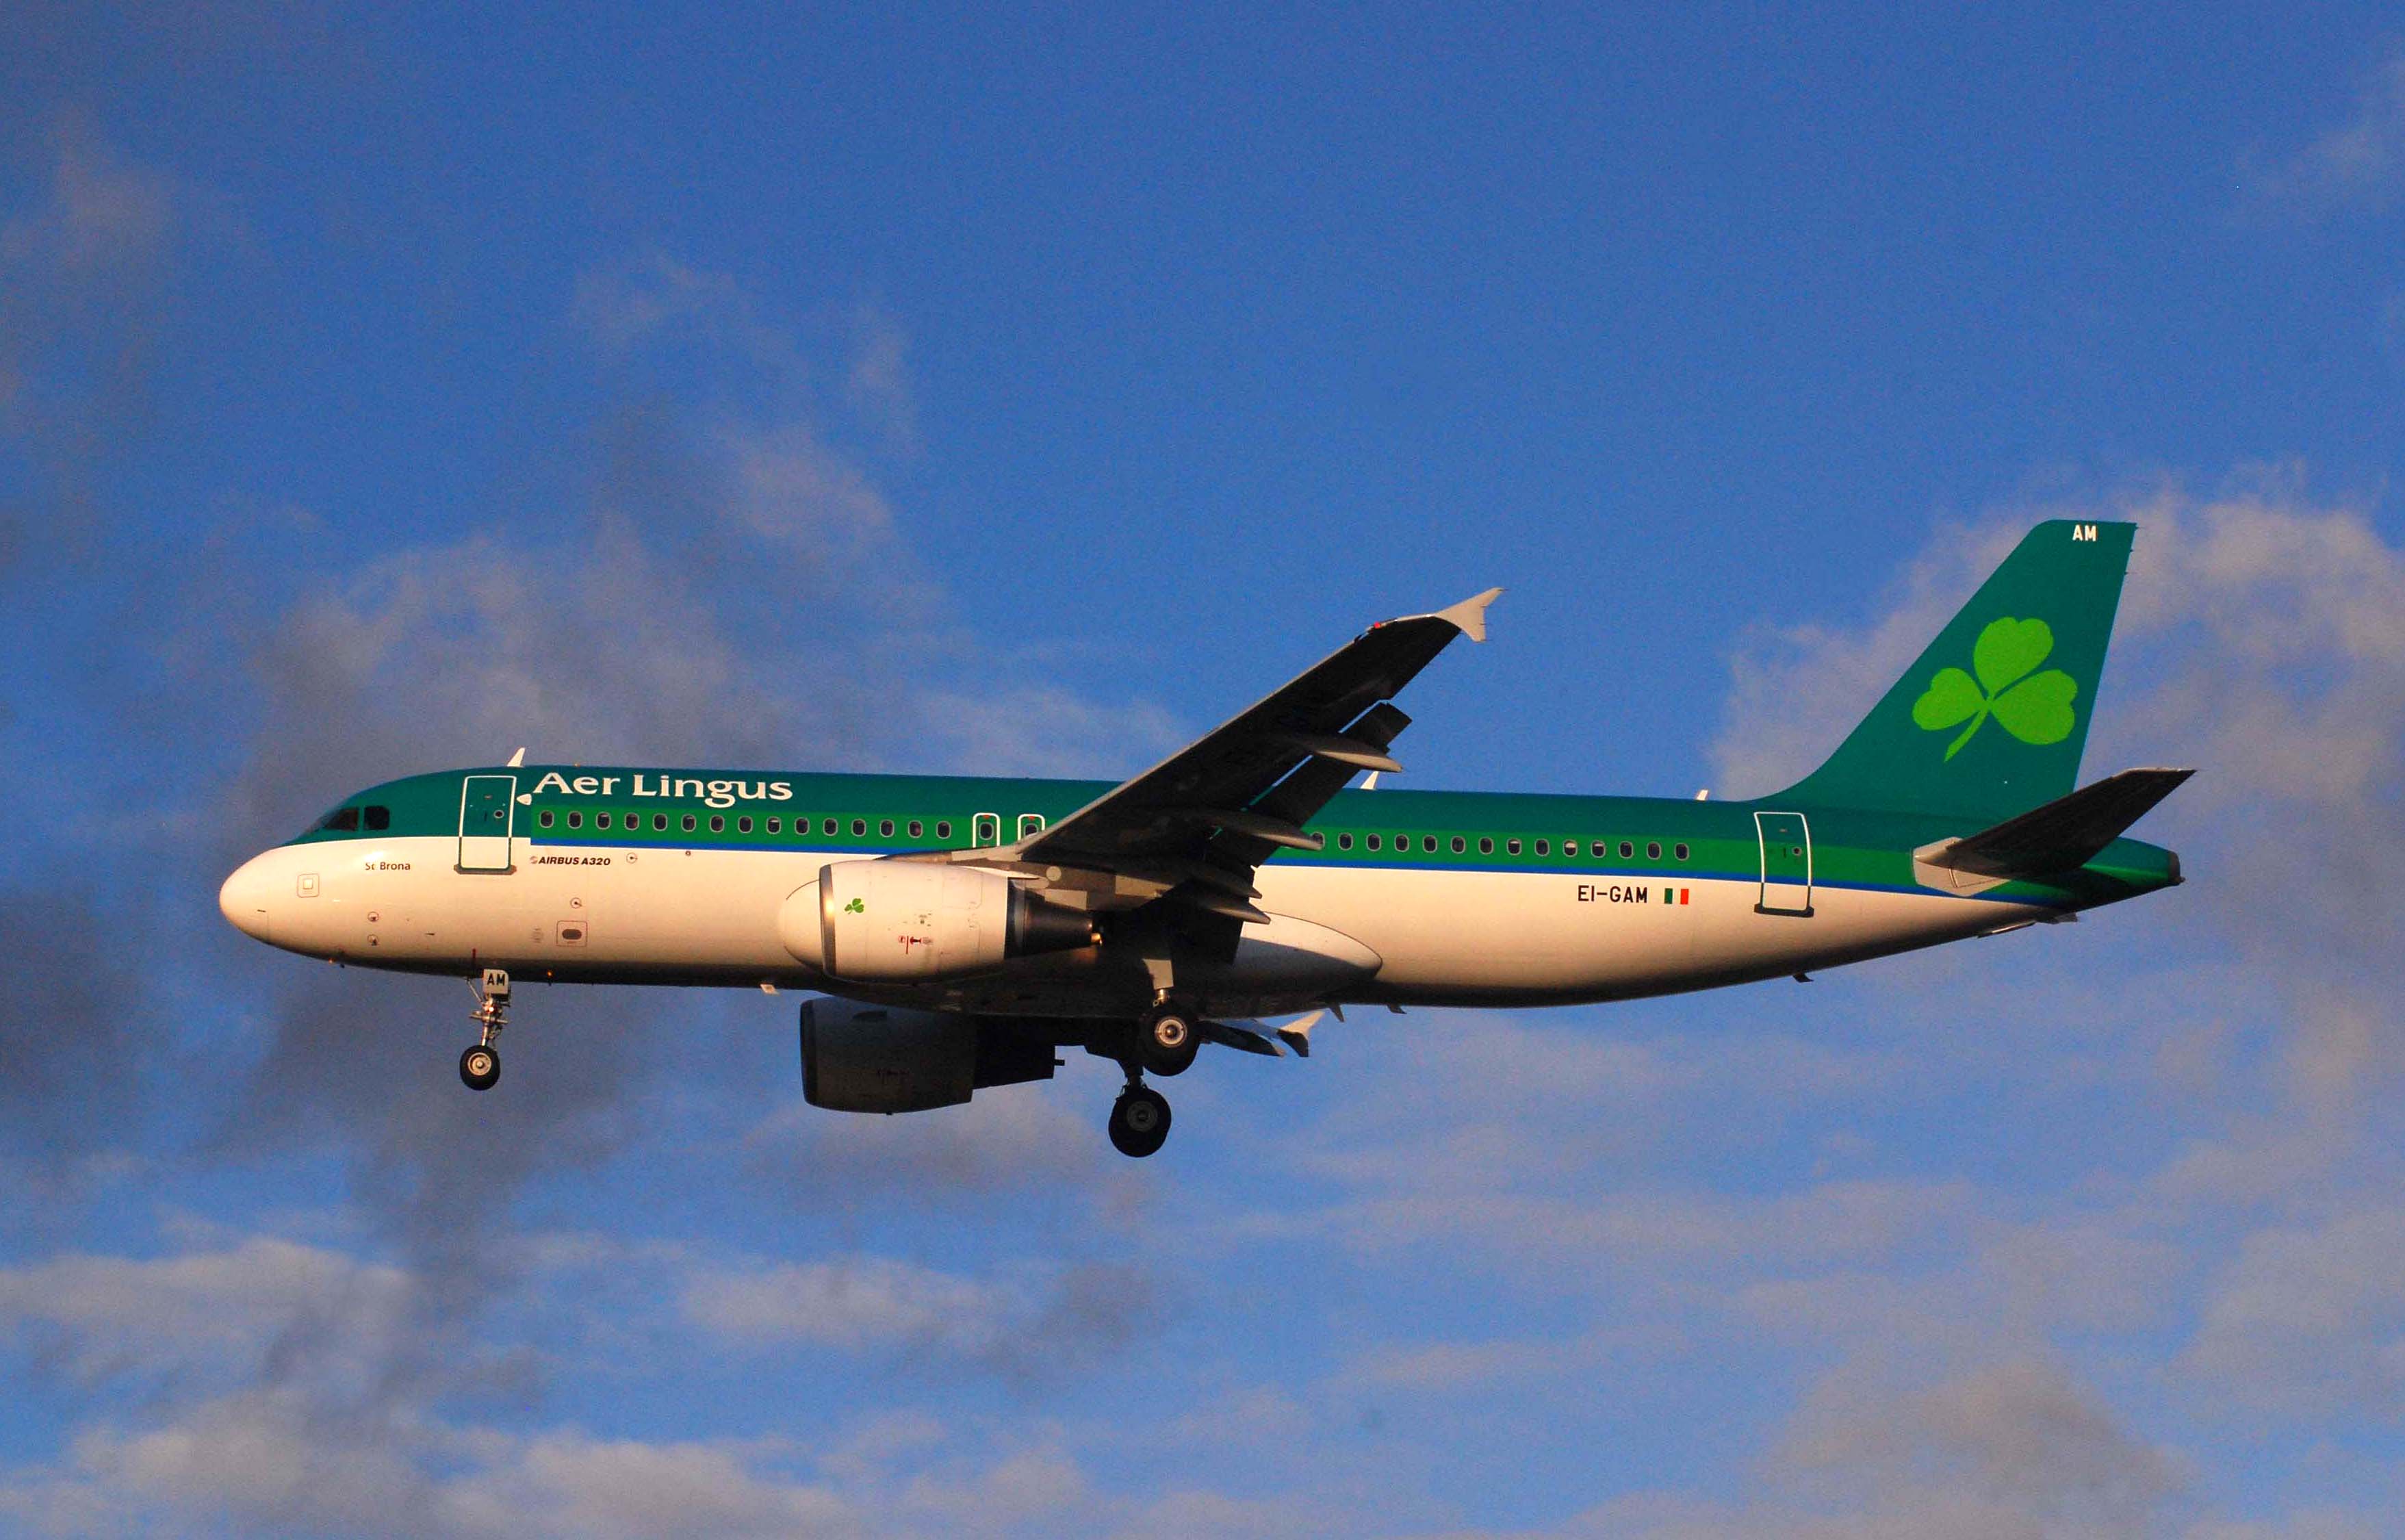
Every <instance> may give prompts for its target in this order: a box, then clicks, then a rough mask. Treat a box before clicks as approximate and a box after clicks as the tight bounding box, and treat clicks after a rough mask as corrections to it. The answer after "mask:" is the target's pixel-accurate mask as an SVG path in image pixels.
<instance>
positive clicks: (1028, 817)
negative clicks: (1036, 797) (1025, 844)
mask: <svg viewBox="0 0 2405 1540" xmlns="http://www.w3.org/2000/svg"><path fill="white" fill-rule="evenodd" d="M1043 832H1044V815H1043V814H1042V813H1040V812H1022V813H1020V815H1019V837H1020V839H1021V840H1033V839H1034V838H1035V837H1036V836H1037V835H1039V834H1041V833H1043Z"/></svg>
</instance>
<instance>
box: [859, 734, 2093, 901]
mask: <svg viewBox="0 0 2405 1540" xmlns="http://www.w3.org/2000/svg"><path fill="white" fill-rule="evenodd" d="M2057 736H2060V735H2059V734H2058V735H2057ZM843 911H844V912H845V913H846V914H865V913H867V912H868V906H867V905H866V904H864V903H862V902H861V901H860V900H859V899H857V898H854V899H853V900H852V901H851V902H850V903H848V904H846V905H844V906H843Z"/></svg>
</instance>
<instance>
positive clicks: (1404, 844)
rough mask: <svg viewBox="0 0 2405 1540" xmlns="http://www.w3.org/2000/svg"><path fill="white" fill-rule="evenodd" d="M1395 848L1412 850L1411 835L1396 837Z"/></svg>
mask: <svg viewBox="0 0 2405 1540" xmlns="http://www.w3.org/2000/svg"><path fill="white" fill-rule="evenodd" d="M1395 848H1396V849H1397V850H1409V849H1411V848H1412V837H1411V836H1410V835H1408V834H1398V835H1396V836H1395Z"/></svg>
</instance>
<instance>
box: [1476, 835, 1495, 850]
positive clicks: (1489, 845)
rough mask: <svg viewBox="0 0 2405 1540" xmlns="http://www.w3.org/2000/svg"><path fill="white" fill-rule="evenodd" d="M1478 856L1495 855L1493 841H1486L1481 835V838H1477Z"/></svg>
mask: <svg viewBox="0 0 2405 1540" xmlns="http://www.w3.org/2000/svg"><path fill="white" fill-rule="evenodd" d="M1478 854H1479V855H1494V854H1495V841H1492V840H1489V839H1487V838H1485V837H1484V836H1483V835H1482V836H1481V837H1480V838H1479V841H1478Z"/></svg>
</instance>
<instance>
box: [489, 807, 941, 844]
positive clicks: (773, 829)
mask: <svg viewBox="0 0 2405 1540" xmlns="http://www.w3.org/2000/svg"><path fill="white" fill-rule="evenodd" d="M555 819H562V820H564V821H565V822H566V824H567V826H568V827H570V828H572V829H581V828H583V827H584V813H583V812H581V811H576V810H570V812H567V813H565V814H558V813H555V812H553V811H552V810H551V809H550V808H544V809H543V810H542V811H541V812H538V813H536V814H535V822H536V824H537V825H539V826H541V827H543V828H550V827H554V821H555ZM734 824H735V832H736V833H738V834H749V833H751V832H752V828H753V820H752V815H751V814H750V813H748V812H743V813H738V814H736V816H735V819H734ZM726 825H727V818H726V815H725V814H724V813H718V812H713V813H711V814H710V833H712V834H724V833H725V832H726ZM593 827H595V828H597V829H607V828H611V827H618V828H623V829H625V830H626V832H627V833H629V834H633V833H636V832H639V831H640V829H641V828H642V827H643V815H642V814H641V813H640V812H621V813H615V814H612V813H608V812H597V813H595V814H594V815H593ZM677 827H679V828H681V829H682V830H683V831H684V832H685V833H687V834H691V833H693V832H694V831H695V830H696V829H697V828H699V827H701V819H700V817H699V816H698V815H697V814H695V813H690V812H688V813H684V814H682V815H681V816H680V817H679V818H678V820H677ZM760 827H761V828H762V831H763V832H765V833H768V834H782V833H784V832H785V820H784V817H783V816H782V815H781V814H778V813H771V814H770V815H769V816H768V817H767V819H765V820H762V821H761V825H760ZM843 827H844V824H843V820H842V819H840V818H826V819H822V820H821V821H820V823H819V832H820V833H821V834H823V835H825V836H826V837H827V838H828V839H831V840H832V839H837V838H839V837H840V836H841V835H842V833H843ZM895 827H896V826H895V824H894V821H893V819H891V818H880V819H879V820H878V821H877V837H878V838H879V839H880V840H891V839H893V831H894V828H895ZM900 827H903V828H904V829H906V830H907V838H909V839H912V840H923V839H925V838H926V837H927V826H926V824H925V823H924V822H922V821H921V820H920V819H917V818H913V819H911V820H909V822H908V823H907V824H904V825H902V826H900ZM652 832H654V834H666V833H667V832H668V814H667V813H665V812H655V813H653V814H652ZM794 832H795V834H796V835H807V834H809V832H810V821H809V819H808V818H796V819H795V820H794ZM851 837H852V838H853V839H855V840H865V839H866V838H868V820H867V819H865V818H855V819H853V820H852V821H851ZM951 837H952V821H951V820H950V819H949V818H938V819H936V820H935V838H936V839H938V840H947V841H948V840H949V839H951Z"/></svg>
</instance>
